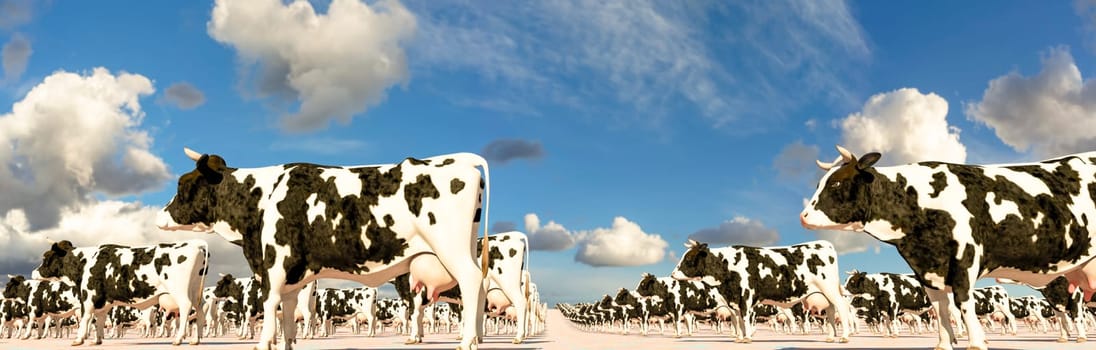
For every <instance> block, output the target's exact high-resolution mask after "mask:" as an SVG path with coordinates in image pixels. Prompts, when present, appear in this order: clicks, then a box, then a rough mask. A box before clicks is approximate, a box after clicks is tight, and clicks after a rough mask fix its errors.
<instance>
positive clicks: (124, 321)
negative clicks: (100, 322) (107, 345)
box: [107, 306, 142, 339]
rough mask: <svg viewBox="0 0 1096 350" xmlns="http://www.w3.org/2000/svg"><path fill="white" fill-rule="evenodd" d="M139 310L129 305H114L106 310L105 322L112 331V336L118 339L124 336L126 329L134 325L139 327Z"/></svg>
mask: <svg viewBox="0 0 1096 350" xmlns="http://www.w3.org/2000/svg"><path fill="white" fill-rule="evenodd" d="M141 314H142V312H141V310H138V309H137V308H134V307H129V306H115V307H112V308H111V309H110V311H109V312H107V324H109V325H110V327H111V329H112V331H113V338H115V339H120V338H122V337H125V336H126V329H129V328H132V327H134V326H137V327H141V326H142V325H141V322H142V319H141Z"/></svg>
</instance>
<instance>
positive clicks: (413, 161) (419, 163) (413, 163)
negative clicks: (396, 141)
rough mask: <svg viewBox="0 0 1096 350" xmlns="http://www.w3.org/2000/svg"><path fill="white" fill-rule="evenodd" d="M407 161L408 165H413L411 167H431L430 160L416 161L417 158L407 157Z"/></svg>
mask: <svg viewBox="0 0 1096 350" xmlns="http://www.w3.org/2000/svg"><path fill="white" fill-rule="evenodd" d="M406 161H407V163H408V164H411V165H430V160H429V159H415V158H411V157H407V159H406Z"/></svg>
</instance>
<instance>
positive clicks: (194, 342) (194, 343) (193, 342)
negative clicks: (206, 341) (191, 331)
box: [190, 340, 202, 345]
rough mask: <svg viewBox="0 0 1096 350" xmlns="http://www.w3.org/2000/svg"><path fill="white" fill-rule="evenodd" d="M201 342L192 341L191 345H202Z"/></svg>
mask: <svg viewBox="0 0 1096 350" xmlns="http://www.w3.org/2000/svg"><path fill="white" fill-rule="evenodd" d="M201 342H202V341H201V340H191V341H190V345H198V344H201Z"/></svg>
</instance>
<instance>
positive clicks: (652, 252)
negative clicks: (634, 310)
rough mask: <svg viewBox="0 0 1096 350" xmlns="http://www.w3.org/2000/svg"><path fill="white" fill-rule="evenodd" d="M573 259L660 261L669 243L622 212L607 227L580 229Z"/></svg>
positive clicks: (634, 262)
mask: <svg viewBox="0 0 1096 350" xmlns="http://www.w3.org/2000/svg"><path fill="white" fill-rule="evenodd" d="M577 236H578V237H580V243H579V244H578V252H576V253H575V261H578V262H581V263H583V264H587V265H590V266H595V267H602V266H639V265H649V264H654V263H658V262H660V261H662V260H663V259H664V258H665V257H666V248H667V247H668V246H669V244H668V243H666V241H664V240H663V239H662V237H661V236H659V235H657V234H648V233H645V232H643V229H642V228H640V227H639V225H638V224H636V223H634V222H631V221H628V219H626V218H624V217H623V216H618V217H616V218H613V226H612V227H610V228H597V229H594V230H591V231H582V232H579V233H578V234H577Z"/></svg>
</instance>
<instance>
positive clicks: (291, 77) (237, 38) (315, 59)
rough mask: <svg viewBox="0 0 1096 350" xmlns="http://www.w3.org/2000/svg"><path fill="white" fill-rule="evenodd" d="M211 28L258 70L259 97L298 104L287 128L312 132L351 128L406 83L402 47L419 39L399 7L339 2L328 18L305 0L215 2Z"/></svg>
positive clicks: (386, 0)
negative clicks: (412, 38)
mask: <svg viewBox="0 0 1096 350" xmlns="http://www.w3.org/2000/svg"><path fill="white" fill-rule="evenodd" d="M207 27H208V28H207V29H208V31H209V35H210V36H211V37H213V38H214V39H215V40H217V41H219V42H222V43H225V44H228V45H231V46H232V47H234V48H235V49H236V51H237V53H238V54H239V56H240V59H241V61H242V62H243V63H244V64H245V65H246V66H247V68H248V69H253V68H254V69H258V71H259V75H260V76H258V77H255V82H254V84H255V86H254V88H255V89H256V90H257V92H258V94H259V96H262V97H266V96H282V97H290V98H292V99H295V100H297V101H299V102H300V106H299V110H298V111H296V112H295V113H292V114H290V115H288V116H285V117H284V118H283V119H282V121H281V124H282V127H283V128H284V129H285V130H289V131H309V130H316V129H321V128H324V127H326V126H327V125H328V124H329V122H330V120H332V119H334V120H337V121H339V122H341V123H344V124H345V123H349V122H350V118H351V117H352V116H354V115H356V114H359V113H362V112H364V111H365V110H366V109H367V108H368V107H370V106H374V105H377V104H378V103H380V102H381V101H382V100H383V99H384V98H385V90H387V89H388V88H389V87H391V86H392V85H395V84H397V83H400V82H404V81H406V80H407V77H408V71H407V59H406V57H405V55H404V51H403V48H402V47H401V45H402V44H403V42H404V41H406V40H407V39H409V38H410V36H411V35H412V34H413V33H414V31H415V18H414V16H413V15H412V14H411V12H409V11H407V10H406V9H405V8H404V7H403V5H401V4H400V3H399V2H397V1H394V0H381V1H378V2H376V3H374V4H372V5H366V4H364V3H362V2H360V1H358V0H334V1H332V2H331V4H330V6H329V7H328V11H327V13H326V14H319V13H316V11H315V10H314V9H313V7H312V5H311V4H310V3H309V2H308V1H303V0H298V1H293V2H291V3H289V4H283V3H282V1H279V0H218V1H217V2H216V4H215V5H214V7H213V13H212V18H211V19H210V21H209V23H208V25H207ZM454 54H455V55H456V56H460V55H461V54H459V53H454ZM467 54H470V55H475V54H476V53H471V52H468V53H467ZM245 79H248V78H246V77H245Z"/></svg>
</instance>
